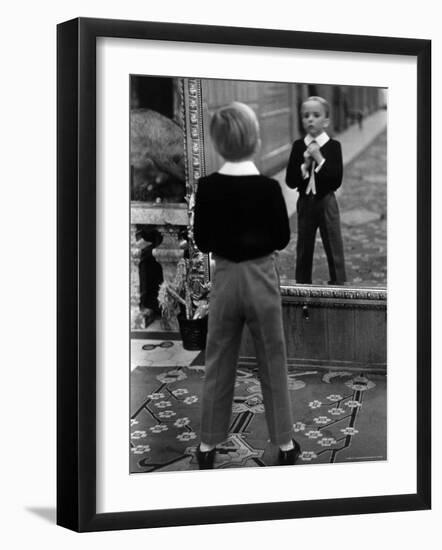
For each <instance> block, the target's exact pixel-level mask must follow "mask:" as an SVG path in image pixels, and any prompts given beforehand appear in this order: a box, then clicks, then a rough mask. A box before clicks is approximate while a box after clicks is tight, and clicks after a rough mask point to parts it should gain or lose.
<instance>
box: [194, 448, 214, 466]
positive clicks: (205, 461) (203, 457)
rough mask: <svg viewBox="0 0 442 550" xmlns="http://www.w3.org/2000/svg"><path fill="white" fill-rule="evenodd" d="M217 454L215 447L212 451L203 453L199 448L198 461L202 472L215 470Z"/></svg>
mask: <svg viewBox="0 0 442 550" xmlns="http://www.w3.org/2000/svg"><path fill="white" fill-rule="evenodd" d="M215 453H216V447H214V448H213V449H212V450H211V451H201V449H200V447H199V446H198V449H197V450H196V459H197V460H198V465H199V467H200V470H211V469H212V468H213V463H214V462H215Z"/></svg>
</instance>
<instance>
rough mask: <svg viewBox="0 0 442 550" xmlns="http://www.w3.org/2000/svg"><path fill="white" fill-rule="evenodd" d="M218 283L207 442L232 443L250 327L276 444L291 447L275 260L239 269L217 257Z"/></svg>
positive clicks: (209, 356) (204, 423) (204, 426)
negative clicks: (245, 334)
mask: <svg viewBox="0 0 442 550" xmlns="http://www.w3.org/2000/svg"><path fill="white" fill-rule="evenodd" d="M212 281H213V284H212V290H211V293H210V312H209V329H208V335H207V345H206V371H205V379H204V388H203V398H202V417H201V441H203V442H204V443H207V444H209V445H216V444H218V443H221V442H223V441H225V440H226V438H227V433H228V428H229V424H230V418H231V411H232V402H233V391H234V385H235V376H236V367H237V361H238V354H239V348H240V345H241V336H242V329H243V327H244V324H245V323H246V324H247V326H248V328H249V330H250V332H251V335H252V337H253V340H254V343H255V350H256V358H257V362H258V369H259V376H260V381H261V388H262V393H263V398H264V408H265V414H266V420H267V426H268V430H269V435H270V440H271V441H272V443H274V444H276V445H281V444H283V443H288V442H289V441H290V439H291V437H292V427H293V421H292V415H291V406H290V399H289V392H288V386H287V361H286V350H285V341H284V332H283V326H282V303H281V294H280V289H279V277H278V273H277V270H276V265H275V255H274V254H271V255H269V256H264V257H262V258H258V259H254V260H248V261H244V262H239V263H235V262H231V261H229V260H226V259H224V258H220V257H216V265H215V273H214V277H213V279H212Z"/></svg>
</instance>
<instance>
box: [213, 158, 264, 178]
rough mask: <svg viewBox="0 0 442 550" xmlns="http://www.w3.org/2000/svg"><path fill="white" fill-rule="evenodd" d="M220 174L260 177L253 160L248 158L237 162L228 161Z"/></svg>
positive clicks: (219, 171)
mask: <svg viewBox="0 0 442 550" xmlns="http://www.w3.org/2000/svg"><path fill="white" fill-rule="evenodd" d="M218 173H219V174H224V175H226V176H254V175H258V174H259V171H258V169H257V168H256V166H255V163H254V162H253V160H252V159H251V158H248V159H243V160H239V161H235V162H232V161H229V160H226V161H225V162H224V164H223V165H222V167H221V168H220V170H218Z"/></svg>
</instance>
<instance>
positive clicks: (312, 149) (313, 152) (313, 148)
mask: <svg viewBox="0 0 442 550" xmlns="http://www.w3.org/2000/svg"><path fill="white" fill-rule="evenodd" d="M306 153H309V155H310V156H311V157H313V158H314V159H315V161H316V163H317V164H320V163H321V162H322V159H323V158H324V157H323V156H322V155H321V150H320V148H319V145H318V144H317V143H316V142H315V141H314V142H312V143H310V145H309V146H308V147H307V150H306Z"/></svg>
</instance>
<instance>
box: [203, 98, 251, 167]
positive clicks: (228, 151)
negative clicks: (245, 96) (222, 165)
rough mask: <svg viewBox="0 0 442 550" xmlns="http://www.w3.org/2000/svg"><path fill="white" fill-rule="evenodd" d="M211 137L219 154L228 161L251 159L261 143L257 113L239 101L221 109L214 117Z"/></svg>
mask: <svg viewBox="0 0 442 550" xmlns="http://www.w3.org/2000/svg"><path fill="white" fill-rule="evenodd" d="M210 137H211V138H212V141H213V144H214V146H215V149H216V150H217V152H218V153H219V154H220V155H221V156H222V157H223V158H224V159H226V160H229V161H239V160H243V159H246V158H249V157H251V156H252V155H253V154H254V153H255V151H256V149H257V147H258V143H259V123H258V119H257V117H256V114H255V112H254V111H253V109H251V108H250V107H249V106H248V105H246V104H245V103H240V102H239V101H234V102H233V103H231V104H230V105H227V106H226V107H221V108H220V109H218V110H217V111H215V113H214V114H213V116H212V120H211V122H210Z"/></svg>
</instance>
